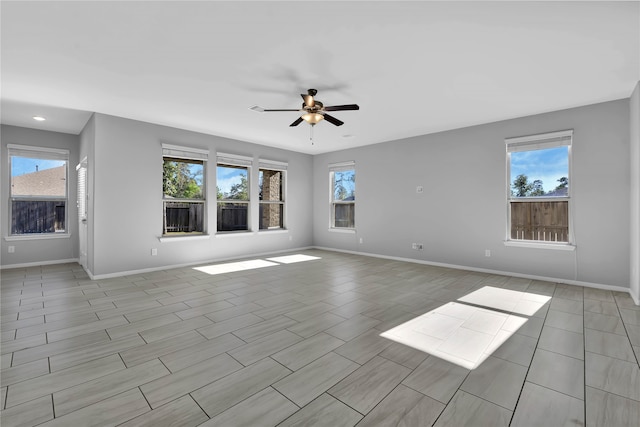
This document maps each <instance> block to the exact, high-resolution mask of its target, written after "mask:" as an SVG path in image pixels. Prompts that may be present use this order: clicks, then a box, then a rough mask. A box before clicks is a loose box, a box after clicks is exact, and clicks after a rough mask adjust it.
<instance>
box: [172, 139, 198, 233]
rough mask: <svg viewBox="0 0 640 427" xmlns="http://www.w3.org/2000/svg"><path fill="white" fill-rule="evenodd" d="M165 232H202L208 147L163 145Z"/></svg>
mask: <svg viewBox="0 0 640 427" xmlns="http://www.w3.org/2000/svg"><path fill="white" fill-rule="evenodd" d="M162 154H163V158H162V160H163V163H162V207H163V218H164V220H163V232H162V234H163V235H164V236H181V235H195V234H204V232H205V226H206V225H205V201H206V191H205V174H206V162H207V159H208V157H209V152H208V151H207V150H199V149H196V148H184V147H178V146H175V145H168V144H163V145H162Z"/></svg>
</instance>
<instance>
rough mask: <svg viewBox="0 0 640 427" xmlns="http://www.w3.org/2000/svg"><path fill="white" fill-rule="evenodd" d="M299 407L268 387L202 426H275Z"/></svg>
mask: <svg viewBox="0 0 640 427" xmlns="http://www.w3.org/2000/svg"><path fill="white" fill-rule="evenodd" d="M298 409H299V408H298V407H297V406H296V405H294V404H293V403H291V402H290V401H289V400H287V399H286V398H285V397H284V396H282V395H281V394H280V393H278V392H277V391H275V390H274V389H272V388H271V387H268V388H266V389H264V390H262V391H261V392H258V393H256V394H254V395H253V396H251V397H249V398H248V399H246V400H244V401H242V402H240V403H238V404H237V405H236V406H234V407H232V408H230V409H228V410H226V411H225V412H223V413H221V414H220V415H217V416H215V417H214V418H211V419H210V420H209V421H207V422H205V423H204V424H202V427H214V426H220V427H228V426H234V425H235V426H260V425H265V426H274V425H276V424H278V423H280V421H283V420H284V419H286V418H287V417H289V416H290V415H291V414H293V413H294V412H296V411H297V410H298Z"/></svg>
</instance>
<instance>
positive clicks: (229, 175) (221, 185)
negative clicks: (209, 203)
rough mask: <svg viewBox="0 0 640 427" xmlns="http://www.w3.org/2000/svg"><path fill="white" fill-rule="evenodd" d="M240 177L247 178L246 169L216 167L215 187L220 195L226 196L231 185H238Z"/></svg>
mask: <svg viewBox="0 0 640 427" xmlns="http://www.w3.org/2000/svg"><path fill="white" fill-rule="evenodd" d="M242 177H244V178H245V179H246V178H247V169H246V168H234V167H230V166H220V165H218V167H217V169H216V186H217V187H218V189H219V190H220V191H221V192H222V193H224V194H228V193H229V191H231V187H232V186H233V185H235V184H240V182H241V181H242Z"/></svg>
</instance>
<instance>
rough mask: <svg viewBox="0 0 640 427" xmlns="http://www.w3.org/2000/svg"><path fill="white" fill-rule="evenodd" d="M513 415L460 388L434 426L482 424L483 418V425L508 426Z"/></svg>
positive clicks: (455, 426)
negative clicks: (480, 421)
mask: <svg viewBox="0 0 640 427" xmlns="http://www.w3.org/2000/svg"><path fill="white" fill-rule="evenodd" d="M511 415H512V412H511V411H509V410H507V409H505V408H502V407H500V406H498V405H495V404H493V403H491V402H487V401H486V400H483V399H480V398H479V397H475V396H472V395H470V394H468V393H465V392H464V391H462V390H460V391H458V392H456V394H455V396H454V397H453V399H452V400H451V403H449V404H448V405H447V407H446V408H445V409H444V411H442V414H441V415H440V418H438V420H437V421H436V423H435V424H434V427H449V426H450V427H460V426H473V425H480V423H479V422H478V420H482V424H481V425H483V426H491V427H501V426H508V425H509V421H510V420H511ZM545 425H552V424H545Z"/></svg>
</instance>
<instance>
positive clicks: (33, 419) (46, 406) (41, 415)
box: [0, 395, 53, 427]
mask: <svg viewBox="0 0 640 427" xmlns="http://www.w3.org/2000/svg"><path fill="white" fill-rule="evenodd" d="M52 419H53V403H52V401H51V396H50V395H47V396H42V397H40V398H38V399H35V400H31V401H29V402H26V403H23V404H21V405H16V406H13V407H11V408H8V409H5V410H4V411H2V412H0V421H1V422H2V427H18V426H20V427H24V426H35V425H39V424H41V423H43V422H45V421H49V420H52Z"/></svg>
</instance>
